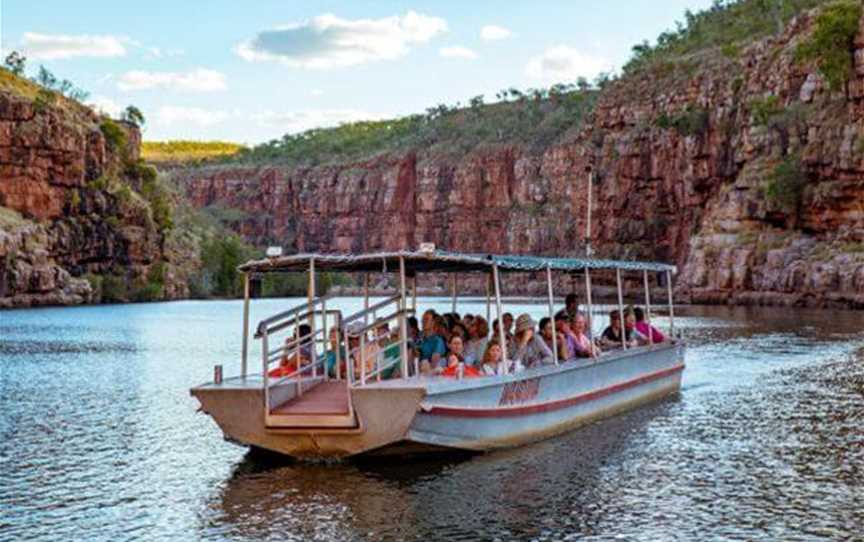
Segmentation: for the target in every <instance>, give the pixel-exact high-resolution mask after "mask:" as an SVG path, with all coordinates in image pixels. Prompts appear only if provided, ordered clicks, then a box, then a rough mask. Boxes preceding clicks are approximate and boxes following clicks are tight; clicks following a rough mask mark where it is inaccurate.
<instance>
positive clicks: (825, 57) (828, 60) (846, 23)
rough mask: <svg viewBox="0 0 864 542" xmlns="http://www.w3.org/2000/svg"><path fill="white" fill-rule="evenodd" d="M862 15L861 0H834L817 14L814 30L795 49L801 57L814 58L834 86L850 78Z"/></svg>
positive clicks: (831, 85) (827, 79)
mask: <svg viewBox="0 0 864 542" xmlns="http://www.w3.org/2000/svg"><path fill="white" fill-rule="evenodd" d="M860 19H861V4H860V2H859V1H857V0H839V1H836V2H833V3H832V4H829V5H828V6H826V7H825V9H823V10H822V12H821V13H820V14H819V16H818V17H817V18H816V24H815V28H814V30H813V33H812V34H811V35H810V36H809V37H808V38H807V39H806V40H805V41H803V42H802V43H801V44H800V45H799V46H798V49H797V50H796V56H797V58H798V59H799V60H804V61H808V60H811V61H815V63H816V66H817V67H818V68H819V72H820V73H821V74H822V76H823V77H824V78H825V80H826V81H827V82H828V85H829V86H830V87H831V88H832V89H833V90H841V89H843V88H844V87H845V86H846V83H847V82H848V81H849V76H850V74H851V72H852V66H853V56H852V55H853V51H854V48H855V35H856V34H857V33H858V23H859V20H860Z"/></svg>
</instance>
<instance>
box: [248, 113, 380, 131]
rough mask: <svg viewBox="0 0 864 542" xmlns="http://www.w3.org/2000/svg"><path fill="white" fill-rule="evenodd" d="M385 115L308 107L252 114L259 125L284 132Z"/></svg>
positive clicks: (371, 118)
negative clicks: (302, 109) (300, 109)
mask: <svg viewBox="0 0 864 542" xmlns="http://www.w3.org/2000/svg"><path fill="white" fill-rule="evenodd" d="M382 118H386V116H385V115H379V114H375V113H369V112H367V111H359V110H356V109H309V110H305V111H287V112H275V111H262V112H260V113H257V114H255V115H252V119H254V120H255V121H256V122H258V124H259V125H260V126H264V127H271V128H280V129H281V130H282V132H284V133H297V132H303V131H306V130H309V129H311V128H326V127H329V126H338V125H339V124H343V123H346V122H357V121H361V120H377V119H382Z"/></svg>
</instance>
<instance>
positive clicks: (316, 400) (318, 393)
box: [270, 380, 349, 416]
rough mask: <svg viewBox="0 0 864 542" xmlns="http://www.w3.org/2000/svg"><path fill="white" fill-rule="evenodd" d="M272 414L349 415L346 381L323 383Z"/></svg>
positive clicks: (274, 410) (282, 405)
mask: <svg viewBox="0 0 864 542" xmlns="http://www.w3.org/2000/svg"><path fill="white" fill-rule="evenodd" d="M270 413H271V414H273V415H275V416H294V415H315V416H324V415H340V414H348V413H349V405H348V385H347V383H346V382H345V381H344V380H328V381H325V382H321V383H320V384H318V385H316V386H315V387H314V388H312V389H311V390H308V391H305V392H304V393H303V395H301V396H300V397H295V398H293V399H291V400H289V401H287V402H285V403H283V404H281V405H279V406H277V407H276V408H274V409H273V410H272V411H271V412H270Z"/></svg>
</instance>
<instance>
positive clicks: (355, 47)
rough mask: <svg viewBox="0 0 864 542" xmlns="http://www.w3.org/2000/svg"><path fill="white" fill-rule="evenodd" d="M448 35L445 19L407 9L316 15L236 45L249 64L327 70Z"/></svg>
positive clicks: (398, 52) (396, 55)
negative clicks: (364, 15) (378, 14)
mask: <svg viewBox="0 0 864 542" xmlns="http://www.w3.org/2000/svg"><path fill="white" fill-rule="evenodd" d="M446 31H447V21H445V20H444V19H441V18H439V17H430V16H428V15H423V14H420V13H416V12H414V11H409V12H408V13H406V14H405V15H401V16H400V15H394V16H391V17H384V18H381V19H355V20H349V19H340V18H339V17H337V16H335V15H333V14H324V15H318V16H316V17H313V18H312V19H311V20H309V21H306V22H303V23H294V24H290V25H287V26H282V27H279V28H276V29H273V30H265V31H263V32H259V33H258V34H257V35H256V36H255V37H254V38H253V39H251V40H249V41H245V42H242V43H240V44H239V45H237V47H236V49H235V50H236V52H237V54H239V55H240V56H241V57H243V58H244V59H245V60H248V61H262V60H278V61H281V62H282V63H284V64H286V65H288V66H291V67H297V68H316V69H328V68H333V67H338V66H352V65H356V64H362V63H365V62H371V61H375V60H390V59H394V58H399V57H401V56H405V55H406V54H408V52H409V51H410V49H411V46H412V45H416V44H420V43H426V42H428V41H429V40H431V39H432V38H433V37H435V36H436V35H438V34H441V33H442V32H446Z"/></svg>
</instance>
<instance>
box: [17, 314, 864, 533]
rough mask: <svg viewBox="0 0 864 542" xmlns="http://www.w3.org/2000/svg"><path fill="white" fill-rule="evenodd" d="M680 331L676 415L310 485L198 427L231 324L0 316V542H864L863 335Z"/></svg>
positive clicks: (710, 319) (824, 318)
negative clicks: (193, 392)
mask: <svg viewBox="0 0 864 542" xmlns="http://www.w3.org/2000/svg"><path fill="white" fill-rule="evenodd" d="M289 304H290V301H287V300H266V301H256V302H255V303H253V315H252V316H253V320H255V319H256V318H261V317H263V316H265V315H267V314H269V313H271V312H274V311H276V310H279V309H282V308H285V307H286V306H288V305H289ZM341 304H342V305H343V306H344V307H345V308H346V309H348V308H350V307H355V308H356V307H357V306H358V302H357V301H356V300H343V301H342V302H341ZM435 304H436V302H433V301H430V302H429V303H422V304H421V306H422V307H424V308H425V306H434V305H435ZM447 307H448V303H446V302H440V304H439V305H438V306H437V308H439V309H440V310H446V308H447ZM507 308H508V309H512V310H513V311H514V312H515V311H519V310H520V307H507ZM523 308H525V309H527V310H529V311H530V312H532V313H533V314H534V315H535V316H541V315H542V312H543V308H542V306H526V307H523ZM460 309H461V310H463V311H464V310H468V311H473V312H484V311H485V309H482V308H481V307H480V306H479V305H475V306H464V307H460ZM676 324H677V325H678V326H679V327H681V328H682V329H683V330H684V334H685V336H686V338H687V339H688V341H689V343H690V350H689V351H688V355H687V365H688V367H687V370H686V372H685V373H684V388H683V391H682V393H681V395H680V397H677V398H674V399H670V400H667V401H665V402H663V403H661V404H657V405H654V406H651V407H648V408H644V409H641V410H639V411H637V412H634V413H631V414H628V415H624V416H619V417H617V418H614V419H611V420H607V421H605V422H601V423H599V424H595V425H592V426H590V427H587V428H585V429H583V430H580V431H576V432H573V433H570V434H568V435H565V436H563V437H560V438H557V439H552V440H548V441H545V442H542V443H539V444H536V445H533V446H528V447H523V448H519V449H514V450H509V451H505V452H499V453H493V454H488V455H481V456H474V457H469V458H461V459H451V460H447V461H442V460H438V461H426V462H414V463H403V462H396V461H392V460H391V461H390V462H389V463H374V464H357V463H349V464H333V465H309V464H292V463H286V462H279V461H275V460H274V459H273V458H267V457H261V456H260V455H257V454H250V453H249V452H247V450H246V449H244V448H241V447H238V446H235V445H232V444H228V443H226V442H225V441H223V440H222V438H221V433H220V431H219V430H218V429H217V427H216V425H215V424H214V423H213V422H212V421H211V420H210V419H209V418H208V417H206V416H204V415H202V414H197V413H196V408H197V407H198V404H197V402H196V401H195V400H194V399H193V398H192V397H190V396H189V393H188V388H189V387H191V386H193V385H196V384H199V383H201V382H204V381H206V380H208V379H209V378H210V377H211V375H212V370H213V369H212V367H213V365H214V364H216V363H223V364H224V365H225V371H226V374H234V373H236V372H237V370H238V362H237V361H236V360H237V358H238V355H237V353H238V352H239V344H240V336H239V331H240V303H238V302H191V301H190V302H178V303H164V304H146V305H125V306H102V307H81V308H61V309H34V310H21V311H7V312H0V540H16V539H22V540H23V539H26V540H67V539H75V540H172V539H173V540H195V539H205V540H222V539H232V540H284V539H296V540H310V539H314V540H334V539H338V540H343V539H369V540H380V539H414V540H436V539H449V540H454V539H456V540H459V539H463V540H473V539H486V540H511V539H536V540H562V539H568V540H570V539H584V540H600V539H609V538H614V537H617V538H620V539H622V540H672V539H678V540H694V539H711V540H715V539H742V540H752V539H765V540H775V539H783V540H796V539H800V540H813V539H820V538H825V539H837V540H844V539H858V540H860V539H864V335H862V333H861V330H862V328H864V315H862V314H857V313H844V312H825V311H822V312H816V311H812V312H811V311H802V310H797V309H795V310H792V309H772V310H754V309H726V308H711V309H701V308H690V309H688V310H687V311H686V312H685V314H684V316H683V317H682V318H676ZM252 359H258V358H256V357H254V353H253V358H252Z"/></svg>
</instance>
